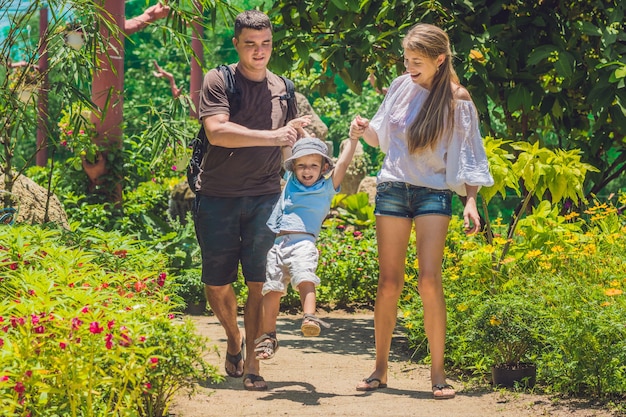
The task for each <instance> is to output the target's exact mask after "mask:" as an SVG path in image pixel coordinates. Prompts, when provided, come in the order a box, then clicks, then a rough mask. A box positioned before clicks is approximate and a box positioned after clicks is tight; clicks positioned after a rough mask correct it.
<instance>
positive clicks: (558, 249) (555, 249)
mask: <svg viewBox="0 0 626 417" xmlns="http://www.w3.org/2000/svg"><path fill="white" fill-rule="evenodd" d="M551 250H552V252H554V253H561V252H563V246H561V245H554V246H553V247H552V249H551Z"/></svg>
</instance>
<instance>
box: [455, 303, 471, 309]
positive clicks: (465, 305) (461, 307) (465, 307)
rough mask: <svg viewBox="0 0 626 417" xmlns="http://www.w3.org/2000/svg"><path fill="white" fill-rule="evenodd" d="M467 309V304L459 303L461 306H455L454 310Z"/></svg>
mask: <svg viewBox="0 0 626 417" xmlns="http://www.w3.org/2000/svg"><path fill="white" fill-rule="evenodd" d="M468 308H469V307H468V306H467V304H463V303H461V304H459V305H458V306H456V309H457V310H458V311H466V310H467V309H468Z"/></svg>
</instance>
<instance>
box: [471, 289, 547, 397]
mask: <svg viewBox="0 0 626 417" xmlns="http://www.w3.org/2000/svg"><path fill="white" fill-rule="evenodd" d="M537 306H538V303H537V300H535V299H532V298H531V297H528V296H526V295H524V294H519V293H516V294H515V293H510V294H497V295H495V296H494V297H493V298H490V299H487V300H485V302H484V304H483V305H482V306H481V307H480V308H479V309H478V310H477V312H476V314H475V316H474V325H475V333H474V337H473V342H474V343H475V345H476V347H477V349H478V350H479V351H480V352H481V353H483V355H484V356H485V357H486V358H488V359H490V360H491V363H492V365H493V366H492V368H491V376H492V381H493V385H494V386H503V387H514V386H516V385H521V386H524V387H527V388H531V387H533V386H534V385H535V382H536V375H537V368H536V366H535V364H534V363H532V357H533V355H534V354H536V352H537V347H538V343H539V337H538V336H539V334H540V330H539V329H538V327H537V326H538V324H539V323H540V321H539V319H538V317H539V315H540V311H539V309H538V307H537Z"/></svg>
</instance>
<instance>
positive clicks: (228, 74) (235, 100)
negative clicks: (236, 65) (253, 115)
mask: <svg viewBox="0 0 626 417" xmlns="http://www.w3.org/2000/svg"><path fill="white" fill-rule="evenodd" d="M217 69H218V70H219V71H220V72H221V73H222V76H223V77H224V86H225V87H226V97H227V98H228V105H229V107H230V117H231V118H232V117H233V116H234V115H235V113H237V112H238V111H239V107H240V104H241V91H239V88H237V83H236V82H235V73H234V72H233V70H232V69H231V68H230V66H228V65H224V64H222V65H218V66H217Z"/></svg>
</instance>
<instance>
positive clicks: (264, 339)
mask: <svg viewBox="0 0 626 417" xmlns="http://www.w3.org/2000/svg"><path fill="white" fill-rule="evenodd" d="M254 343H256V348H255V349H254V351H255V352H256V359H257V360H260V361H263V360H266V359H272V358H273V357H274V354H275V353H276V351H277V350H278V339H276V333H275V332H271V333H263V334H262V335H261V336H259V338H257V339H256V340H255V341H254Z"/></svg>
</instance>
